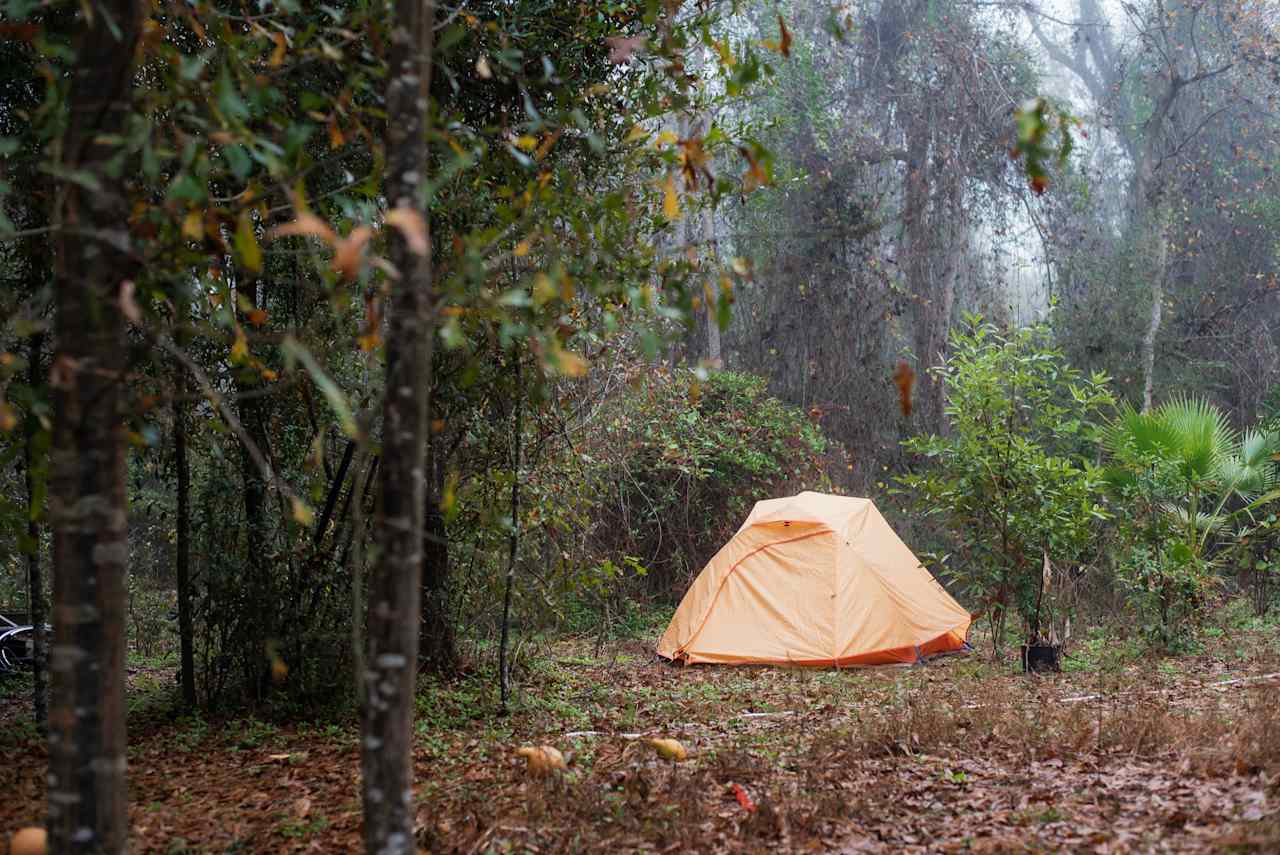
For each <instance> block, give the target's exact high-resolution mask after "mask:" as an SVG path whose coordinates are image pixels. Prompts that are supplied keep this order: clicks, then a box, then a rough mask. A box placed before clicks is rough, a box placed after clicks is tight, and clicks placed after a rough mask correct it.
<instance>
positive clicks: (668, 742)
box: [649, 739, 689, 763]
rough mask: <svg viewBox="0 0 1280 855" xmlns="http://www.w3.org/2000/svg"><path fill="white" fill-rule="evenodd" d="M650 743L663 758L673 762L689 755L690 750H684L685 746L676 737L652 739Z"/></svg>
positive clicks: (677, 761)
mask: <svg viewBox="0 0 1280 855" xmlns="http://www.w3.org/2000/svg"><path fill="white" fill-rule="evenodd" d="M649 744H650V745H651V746H653V749H654V750H655V751H657V752H658V756H660V757H661V758H662V759H663V760H670V761H672V762H673V763H679V762H680V761H681V760H686V759H688V757H689V752H687V751H685V750H684V746H683V745H681V744H680V743H679V742H677V741H676V740H674V739H650V740H649Z"/></svg>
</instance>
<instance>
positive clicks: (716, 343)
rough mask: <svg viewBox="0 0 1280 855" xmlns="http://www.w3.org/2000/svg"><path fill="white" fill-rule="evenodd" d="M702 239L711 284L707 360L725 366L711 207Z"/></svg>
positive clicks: (704, 217) (714, 222)
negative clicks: (721, 347) (721, 340)
mask: <svg viewBox="0 0 1280 855" xmlns="http://www.w3.org/2000/svg"><path fill="white" fill-rule="evenodd" d="M702 239H703V241H705V243H706V247H705V252H704V254H703V258H704V259H705V261H704V262H703V263H704V264H706V272H707V276H708V277H709V280H708V281H709V282H710V285H709V287H708V288H707V361H708V362H710V363H711V366H712V368H721V367H723V361H722V360H721V358H720V319H719V311H718V310H719V295H720V283H719V282H718V281H716V280H717V279H718V278H719V277H718V276H717V268H718V267H719V263H718V258H717V247H716V215H715V212H714V211H712V210H711V209H710V208H707V209H706V210H705V211H704V213H703V220H702Z"/></svg>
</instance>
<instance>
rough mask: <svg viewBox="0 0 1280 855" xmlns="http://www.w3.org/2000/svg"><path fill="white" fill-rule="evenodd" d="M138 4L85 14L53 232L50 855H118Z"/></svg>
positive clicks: (122, 794)
mask: <svg viewBox="0 0 1280 855" xmlns="http://www.w3.org/2000/svg"><path fill="white" fill-rule="evenodd" d="M143 9H144V7H143V6H142V4H140V3H137V2H131V0H103V2H99V3H97V4H95V5H94V6H93V15H92V17H89V16H88V15H85V16H84V17H83V18H82V19H81V21H82V23H81V27H82V29H81V31H80V33H79V34H78V38H77V40H76V60H75V64H74V65H73V72H72V78H71V81H70V86H69V89H68V92H67V101H66V103H67V114H68V115H67V124H66V129H67V130H66V133H65V135H64V138H63V144H62V160H61V164H60V167H61V174H63V175H70V174H88V175H92V176H93V177H94V178H95V180H96V181H97V183H98V184H99V185H100V186H99V187H96V188H95V189H93V190H88V189H87V188H86V187H85V186H84V185H83V184H82V183H80V182H77V181H66V182H64V183H63V185H62V187H61V188H59V190H60V195H59V204H58V207H57V209H56V211H55V216H54V222H55V225H56V226H58V227H59V228H58V230H57V232H56V234H57V237H56V243H55V248H54V265H55V266H54V282H55V284H54V299H55V309H56V312H57V323H56V330H57V341H58V347H57V353H56V355H55V357H54V364H53V369H52V371H51V385H52V386H53V387H54V388H55V409H56V415H55V418H54V439H53V461H52V462H53V479H52V487H53V489H52V491H51V495H50V510H51V511H52V519H53V526H54V535H53V572H54V585H53V599H54V642H55V643H54V645H53V647H52V650H51V654H52V655H51V657H50V674H51V676H52V677H53V685H52V689H53V692H52V698H51V700H52V705H51V708H50V711H49V789H48V793H49V837H50V847H49V848H50V850H51V851H53V852H57V853H68V852H94V853H99V852H102V853H118V852H124V851H125V849H126V846H127V840H128V830H129V825H128V813H127V810H126V805H127V801H126V780H125V778H126V776H125V768H126V767H125V702H124V662H125V632H124V628H125V621H124V615H125V575H126V572H127V569H128V560H129V541H128V523H127V516H126V503H125V432H124V423H123V419H122V413H121V410H122V402H121V394H122V391H123V389H124V388H125V383H124V379H123V374H124V370H125V347H124V341H125V326H124V317H123V315H122V313H121V310H120V289H121V283H122V282H124V281H125V280H127V279H129V278H130V277H131V276H132V275H133V273H134V270H135V269H136V263H135V259H134V256H133V255H132V253H131V252H130V249H129V247H130V243H131V239H130V235H129V233H128V231H127V230H126V228H125V225H124V224H125V223H127V222H128V219H129V204H128V200H127V198H126V197H125V195H124V188H123V186H122V181H121V178H120V177H118V176H116V177H113V176H112V175H111V174H110V172H111V171H110V170H109V169H108V166H107V163H108V160H109V159H110V158H111V157H112V156H113V155H114V154H115V145H116V143H115V142H114V138H118V135H120V134H122V133H123V132H124V125H125V118H126V116H127V114H128V111H129V108H130V95H131V89H132V73H133V61H134V56H135V49H136V45H137V41H138V37H139V34H140V32H141V29H142V20H143Z"/></svg>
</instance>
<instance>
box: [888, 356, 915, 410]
mask: <svg viewBox="0 0 1280 855" xmlns="http://www.w3.org/2000/svg"><path fill="white" fill-rule="evenodd" d="M893 385H895V386H897V387H898V406H899V407H901V408H902V415H903V416H905V417H908V418H909V417H910V416H911V390H912V389H913V388H914V387H915V385H916V372H915V369H913V368H912V367H911V366H910V365H908V364H907V363H906V362H905V361H903V362H899V363H898V367H897V369H895V370H894V372H893Z"/></svg>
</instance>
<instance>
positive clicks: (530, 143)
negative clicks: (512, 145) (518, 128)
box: [516, 135, 538, 151]
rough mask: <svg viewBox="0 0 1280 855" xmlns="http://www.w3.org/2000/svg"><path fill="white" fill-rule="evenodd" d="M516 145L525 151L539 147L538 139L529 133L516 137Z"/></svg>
mask: <svg viewBox="0 0 1280 855" xmlns="http://www.w3.org/2000/svg"><path fill="white" fill-rule="evenodd" d="M516 147H517V148H519V149H521V150H523V151H533V150H534V149H535V148H537V147H538V141H537V140H536V139H534V138H533V137H531V136H528V135H525V136H520V137H516Z"/></svg>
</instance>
